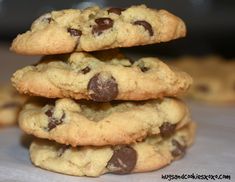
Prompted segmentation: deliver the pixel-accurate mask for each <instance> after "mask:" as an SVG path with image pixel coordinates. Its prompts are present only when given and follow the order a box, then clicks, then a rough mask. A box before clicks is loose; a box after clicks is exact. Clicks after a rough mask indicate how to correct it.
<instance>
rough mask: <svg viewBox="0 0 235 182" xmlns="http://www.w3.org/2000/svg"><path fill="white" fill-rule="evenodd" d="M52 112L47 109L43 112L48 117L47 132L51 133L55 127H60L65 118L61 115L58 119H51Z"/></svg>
mask: <svg viewBox="0 0 235 182" xmlns="http://www.w3.org/2000/svg"><path fill="white" fill-rule="evenodd" d="M53 113H54V112H53V110H52V109H49V110H47V111H46V112H45V114H46V115H47V116H48V117H49V123H48V126H47V127H48V131H51V130H52V129H54V128H55V127H56V126H57V125H60V124H62V123H63V122H64V118H65V113H63V115H62V116H61V118H60V119H57V118H55V117H53Z"/></svg>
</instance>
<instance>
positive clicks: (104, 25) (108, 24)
mask: <svg viewBox="0 0 235 182" xmlns="http://www.w3.org/2000/svg"><path fill="white" fill-rule="evenodd" d="M95 23H96V25H95V26H93V28H92V34H93V35H100V34H102V33H103V31H105V30H107V29H110V28H112V27H113V20H112V19H111V18H97V19H95Z"/></svg>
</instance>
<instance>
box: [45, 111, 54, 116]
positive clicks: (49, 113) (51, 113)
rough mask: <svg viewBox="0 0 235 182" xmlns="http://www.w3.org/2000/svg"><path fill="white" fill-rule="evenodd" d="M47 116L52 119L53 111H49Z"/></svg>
mask: <svg viewBox="0 0 235 182" xmlns="http://www.w3.org/2000/svg"><path fill="white" fill-rule="evenodd" d="M45 114H46V115H47V116H48V117H52V115H53V111H52V110H51V109H48V110H47V111H46V112H45Z"/></svg>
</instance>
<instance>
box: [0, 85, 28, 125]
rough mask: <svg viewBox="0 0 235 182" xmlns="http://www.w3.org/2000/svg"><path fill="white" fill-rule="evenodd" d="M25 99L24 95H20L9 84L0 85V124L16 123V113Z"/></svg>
mask: <svg viewBox="0 0 235 182" xmlns="http://www.w3.org/2000/svg"><path fill="white" fill-rule="evenodd" d="M25 101H26V96H23V95H20V94H18V93H17V91H16V90H15V89H14V88H13V87H11V86H10V85H1V86H0V126H6V125H13V124H16V123H17V119H18V113H19V111H20V109H21V107H22V106H23V104H24V102H25Z"/></svg>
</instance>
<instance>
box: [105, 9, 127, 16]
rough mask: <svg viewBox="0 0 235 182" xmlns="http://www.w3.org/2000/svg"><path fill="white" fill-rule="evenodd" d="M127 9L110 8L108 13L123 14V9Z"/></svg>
mask: <svg viewBox="0 0 235 182" xmlns="http://www.w3.org/2000/svg"><path fill="white" fill-rule="evenodd" d="M124 10H125V9H122V8H110V9H108V14H109V13H114V14H117V15H121V14H122V11H124Z"/></svg>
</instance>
